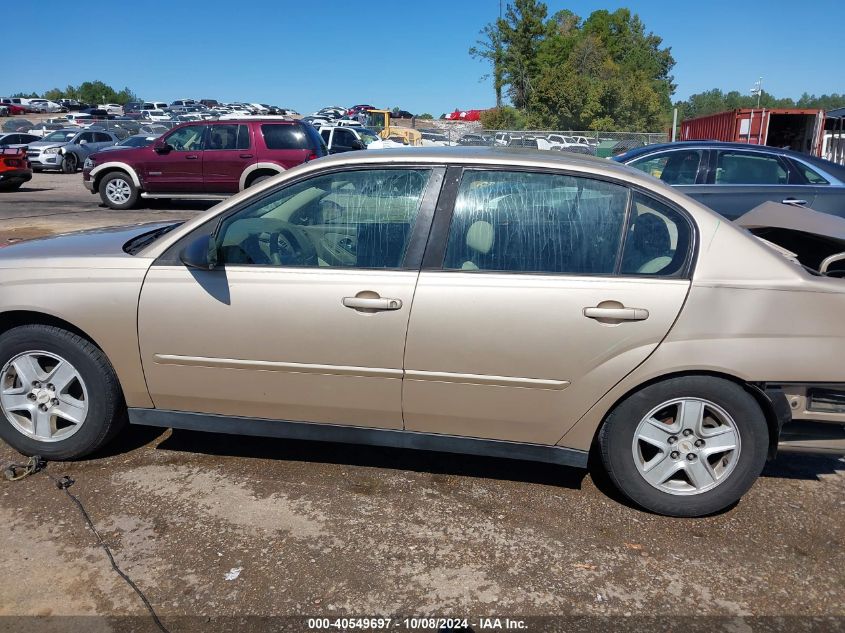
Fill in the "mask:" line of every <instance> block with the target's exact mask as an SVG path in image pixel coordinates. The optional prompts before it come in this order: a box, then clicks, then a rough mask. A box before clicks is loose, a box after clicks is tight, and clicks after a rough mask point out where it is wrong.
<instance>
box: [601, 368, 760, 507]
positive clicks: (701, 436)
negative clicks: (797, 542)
mask: <svg viewBox="0 0 845 633" xmlns="http://www.w3.org/2000/svg"><path fill="white" fill-rule="evenodd" d="M598 442H599V447H600V449H601V457H602V461H603V463H604V467H605V469H606V470H607V473H608V475H609V476H610V479H611V481H612V482H613V483H614V485H615V486H616V487H617V488H618V489H619V490H620V491H621V492H622V493H623V494H624V495H625V496H627V497H628V498H629V499H630V500H631V501H633V502H634V503H636V504H637V505H639V506H641V507H643V508H645V509H647V510H651V511H652V512H656V513H659V514H664V515H668V516H677V517H698V516H705V515H708V514H713V513H715V512H719V511H720V510H724V509H725V508H727V507H729V506H731V505H732V504H734V503H736V502H737V501H738V500H739V499H740V498H741V497H742V495H744V494H745V493H746V492H747V491H748V489H749V488H750V487H751V486H752V484H753V483H754V481H755V480H756V479H757V477H758V476H759V475H760V473H761V472H762V470H763V466H764V465H765V463H766V455H767V451H768V445H769V428H768V425H767V423H766V418H765V415H764V414H763V411H762V410H761V409H760V406H759V405H758V404H757V401H756V400H755V399H754V397H753V396H751V394H749V393H748V392H747V391H745V390H744V389H743V388H742V387H741V386H739V385H737V384H735V383H733V382H731V381H729V380H723V379H720V378H714V377H710V376H683V377H679V378H672V379H669V380H665V381H663V382H658V383H655V384H652V385H649V386H647V387H644V388H643V389H641V390H639V391H637V392H636V393H634V394H632V395H630V396H628V398H626V399H625V400H623V401H622V402H621V403H619V404H618V405H617V406H616V408H614V410H613V411H612V412H611V413H610V414H609V415H608V416H607V418H606V420H605V422H604V425H603V426H602V428H601V430H600V431H599V436H598Z"/></svg>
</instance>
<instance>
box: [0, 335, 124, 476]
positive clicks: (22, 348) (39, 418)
mask: <svg viewBox="0 0 845 633" xmlns="http://www.w3.org/2000/svg"><path fill="white" fill-rule="evenodd" d="M0 368H1V369H0V381H2V385H0V412H2V415H0V437H2V438H3V439H4V440H5V441H6V442H8V443H9V444H10V445H11V446H12V447H13V448H15V449H17V450H18V451H20V452H21V453H23V454H24V455H41V456H42V457H44V458H46V459H53V460H62V459H76V458H79V457H83V456H85V455H87V454H89V453H91V452H93V451H95V450H97V449H98V448H99V447H100V446H102V445H103V444H104V443H105V442H107V441H108V440H109V439H111V437H113V436H114V434H116V433H117V431H118V430H119V429H120V428H121V427H122V426H123V423H124V420H125V407H124V405H123V398H122V394H121V390H120V386H119V384H118V381H117V377H116V375H115V373H114V370H113V369H112V367H111V364H110V363H109V361H108V359H107V358H106V357H105V355H104V354H103V352H102V351H101V350H100V349H99V348H98V347H97V346H95V345H94V344H93V343H91V342H90V341H88V340H87V339H85V338H82V337H81V336H79V335H77V334H75V333H73V332H69V331H67V330H64V329H61V328H58V327H54V326H48V325H23V326H18V327H15V328H12V329H10V330H8V331H6V332H4V333H3V334H2V336H0Z"/></svg>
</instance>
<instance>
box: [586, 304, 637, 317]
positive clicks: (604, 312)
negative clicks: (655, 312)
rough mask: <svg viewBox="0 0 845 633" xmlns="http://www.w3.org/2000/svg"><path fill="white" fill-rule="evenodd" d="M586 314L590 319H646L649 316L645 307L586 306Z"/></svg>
mask: <svg viewBox="0 0 845 633" xmlns="http://www.w3.org/2000/svg"><path fill="white" fill-rule="evenodd" d="M584 316H585V317H587V318H588V319H599V320H603V319H607V320H609V321H610V320H613V321H644V320H646V319H647V318H648V310H646V309H645V308H600V307H598V306H595V307H593V308H584Z"/></svg>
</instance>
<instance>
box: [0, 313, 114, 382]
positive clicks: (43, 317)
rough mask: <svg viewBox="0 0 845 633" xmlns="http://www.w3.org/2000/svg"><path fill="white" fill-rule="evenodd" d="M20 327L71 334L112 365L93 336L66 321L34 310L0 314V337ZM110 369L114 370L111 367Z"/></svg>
mask: <svg viewBox="0 0 845 633" xmlns="http://www.w3.org/2000/svg"><path fill="white" fill-rule="evenodd" d="M20 325H51V326H53V327H57V328H61V329H63V330H67V331H68V332H72V333H73V334H76V335H77V336H79V337H81V338H84V339H85V340H86V341H88V342H89V343H91V344H92V345H94V346H95V347H96V348H97V349H99V350H100V351H101V352H102V353H103V356H105V358H106V360H107V361H108V362H109V364H110V365H111V364H112V363H111V359H109V357H108V354H106V351H105V349H104V348H103V346H102V345H101V344H100V343H99V342H98V341H97V340H96V339H95V338H94V337H93V336H91V335H90V334H88V332H86V331H85V330H83V329H82V328H80V327H78V326H76V325H74V324H73V323H71V322H70V321H66V320H65V319H62V318H61V317H57V316H55V315H53V314H49V313H47V312H38V311H35V310H9V311H7V312H0V335H2V334H5V333H6V332H8V331H9V330H11V329H12V328H15V327H18V326H20ZM112 369H113V370H114V367H113V366H112ZM114 371H115V377H116V378H117V384H118V386H119V387H120V392H121V395H122V396H124V398H125V394H124V392H123V384H122V383H121V380H120V374H119V373H118V372H117V371H116V370H114Z"/></svg>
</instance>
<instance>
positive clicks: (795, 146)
mask: <svg viewBox="0 0 845 633" xmlns="http://www.w3.org/2000/svg"><path fill="white" fill-rule="evenodd" d="M824 128H825V114H824V110H816V109H803V108H739V109H736V110H729V111H728V112H719V113H718V114H711V115H708V116H702V117H697V118H695V119H687V120H684V121H681V133H680V140H682V141H702V140H710V141H728V142H732V143H748V144H749V145H769V146H771V147H781V148H784V149H791V150H794V151H796V152H801V153H803V154H810V155H812V156H821V155H822V146H823V143H824V131H825V130H824Z"/></svg>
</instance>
